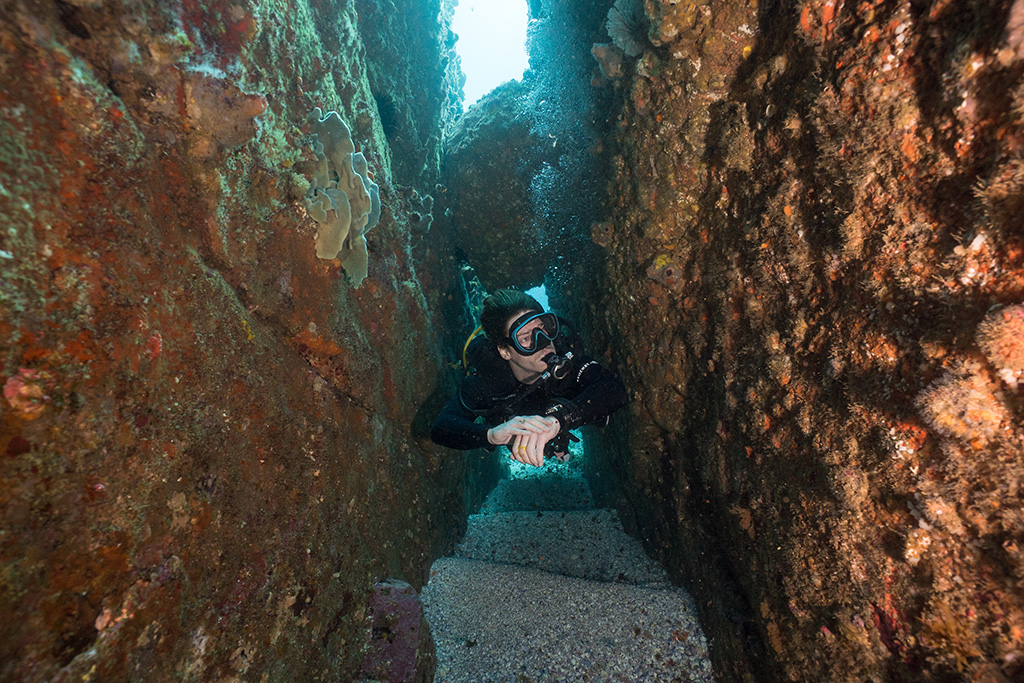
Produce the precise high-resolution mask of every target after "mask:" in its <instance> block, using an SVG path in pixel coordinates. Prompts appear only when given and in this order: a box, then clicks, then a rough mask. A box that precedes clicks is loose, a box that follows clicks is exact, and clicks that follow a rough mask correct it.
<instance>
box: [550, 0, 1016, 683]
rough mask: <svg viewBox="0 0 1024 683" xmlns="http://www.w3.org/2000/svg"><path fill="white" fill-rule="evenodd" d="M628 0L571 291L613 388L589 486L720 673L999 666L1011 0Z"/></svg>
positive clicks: (1012, 332)
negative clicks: (622, 414) (594, 254)
mask: <svg viewBox="0 0 1024 683" xmlns="http://www.w3.org/2000/svg"><path fill="white" fill-rule="evenodd" d="M646 14H647V16H648V17H649V18H650V21H651V25H650V31H649V40H650V42H651V43H652V44H651V45H648V46H647V47H646V48H645V49H644V51H643V52H642V53H641V55H640V56H639V57H638V58H637V59H636V60H626V63H625V67H624V68H625V69H626V70H627V71H626V73H625V75H623V76H622V77H621V78H620V79H619V80H618V84H617V86H616V84H614V83H612V82H609V83H607V84H606V85H604V86H603V87H606V88H615V87H618V90H617V91H616V92H617V93H618V95H619V104H618V105H617V107H616V108H615V109H614V110H612V111H610V112H609V115H610V116H611V117H614V119H615V120H616V122H617V123H616V126H617V127H616V134H615V141H614V144H615V145H616V147H615V149H614V150H613V151H614V153H615V156H614V160H613V169H612V170H613V173H614V175H615V177H614V180H613V181H612V183H611V184H610V185H609V188H608V195H607V197H608V198H607V204H606V209H607V214H606V221H605V222H604V223H602V224H600V225H597V226H595V231H594V236H595V241H597V242H599V243H600V244H602V245H603V246H604V247H605V249H606V259H605V264H606V266H605V268H604V271H603V276H602V279H601V281H600V282H597V283H596V284H595V286H594V287H592V288H591V289H590V290H589V291H590V295H589V296H587V297H584V304H583V309H582V310H580V311H579V314H580V315H581V316H582V317H583V318H584V319H585V322H586V323H587V325H586V326H587V327H589V328H590V329H591V330H592V332H593V333H594V335H595V338H596V339H597V342H596V344H595V347H596V348H594V350H595V351H596V352H597V353H599V354H600V353H605V354H606V358H608V360H609V362H612V363H613V364H615V365H616V366H617V367H618V369H619V370H620V371H621V372H622V373H623V375H624V377H625V378H626V380H627V384H628V385H629V386H630V387H631V389H632V392H633V400H632V405H631V412H630V414H629V416H628V418H626V419H623V420H620V421H619V422H618V425H617V428H618V440H617V442H615V443H611V444H605V446H604V447H602V446H601V444H598V443H595V444H592V446H593V449H592V451H591V452H592V453H594V455H595V460H594V462H595V465H594V470H593V472H592V478H593V479H594V481H595V487H596V488H599V489H602V490H603V491H604V492H605V495H606V496H608V497H609V498H612V499H614V500H617V501H618V502H619V505H620V507H621V509H623V510H624V511H626V512H628V513H629V516H630V517H632V519H633V520H634V523H635V528H636V530H637V531H638V533H640V534H641V535H642V536H643V537H644V538H645V539H647V541H648V543H649V545H650V547H651V548H653V549H654V550H655V551H656V552H658V553H659V554H660V555H661V556H662V557H663V558H664V559H665V560H666V561H667V562H668V563H669V565H670V567H671V568H672V569H673V570H674V571H675V572H676V576H677V577H678V578H680V579H682V580H684V581H686V582H688V583H689V585H690V586H691V589H692V592H693V594H694V595H695V596H696V597H697V600H698V603H699V604H700V606H701V609H702V611H703V618H704V621H705V628H706V630H707V632H708V633H709V636H710V637H711V640H712V652H713V655H714V657H715V660H716V666H717V668H718V671H719V674H720V676H721V677H722V678H723V680H793V681H797V680H802V681H809V680H815V681H825V680H830V681H847V680H857V681H863V680H875V681H897V680H908V681H909V680H986V681H1001V680H1020V679H1021V677H1022V676H1024V659H1022V657H1024V597H1022V596H1024V590H1022V585H1021V581H1022V577H1024V555H1022V548H1024V518H1022V516H1021V509H1022V505H1021V503H1022V501H1021V495H1022V492H1021V482H1022V477H1024V441H1022V439H1024V402H1022V397H1021V386H1020V376H1021V372H1022V370H1024V364H1022V359H1024V350H1022V345H1024V334H1022V330H1024V326H1022V318H1021V315H1022V311H1024V309H1022V308H1021V303H1022V301H1024V232H1022V230H1021V225H1022V223H1021V220H1022V219H1021V216H1022V215H1024V211H1022V210H1024V185H1022V181H1024V173H1022V168H1024V166H1022V163H1024V157H1022V154H1024V122H1022V118H1024V85H1022V73H1024V59H1022V58H1024V52H1022V45H1024V3H1022V2H1020V1H1019V0H1017V1H1015V2H1010V1H1009V0H1007V1H998V2H996V1H993V2H975V3H964V2H957V1H955V0H930V1H926V2H909V1H898V0H897V1H882V0H858V1H850V0H846V1H844V0H761V1H760V2H753V1H751V2H726V1H724V0H708V1H702V0H694V1H690V0H683V1H681V2H668V1H661V0H655V1H654V2H648V3H647V5H646ZM612 66H614V65H612ZM579 280H580V279H579V278H577V279H576V280H573V281H570V282H569V283H568V284H569V285H574V286H580V285H583V284H585V283H584V282H582V281H579Z"/></svg>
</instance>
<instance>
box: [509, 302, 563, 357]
mask: <svg viewBox="0 0 1024 683" xmlns="http://www.w3.org/2000/svg"><path fill="white" fill-rule="evenodd" d="M557 337H558V316H556V315H555V314H554V313H538V312H537V311H528V312H526V313H524V314H523V315H521V316H519V317H518V318H516V320H515V321H514V322H513V323H512V324H511V325H510V326H509V328H508V337H507V338H506V341H507V342H508V344H509V346H511V347H512V348H514V349H515V350H516V352H518V353H519V355H521V356H532V355H533V354H535V353H537V352H538V351H540V350H541V349H546V348H548V347H549V346H551V344H552V342H554V341H555V339H556V338H557Z"/></svg>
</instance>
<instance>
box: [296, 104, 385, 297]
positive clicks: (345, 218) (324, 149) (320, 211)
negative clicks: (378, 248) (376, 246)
mask: <svg viewBox="0 0 1024 683" xmlns="http://www.w3.org/2000/svg"><path fill="white" fill-rule="evenodd" d="M310 124H311V126H312V128H313V130H314V131H316V132H315V133H313V154H314V155H315V160H314V161H312V162H311V163H309V164H307V165H306V167H307V168H308V169H309V170H308V171H307V180H308V181H309V191H308V192H307V193H306V196H304V197H303V198H302V201H303V203H304V204H305V206H306V211H308V212H309V215H310V217H311V218H312V219H313V220H315V221H316V222H317V225H318V228H317V234H316V256H317V258H321V259H328V260H330V259H334V258H340V260H341V265H342V267H344V268H345V272H347V273H348V276H349V278H350V279H351V280H352V286H353V287H359V285H360V284H362V282H363V280H364V279H366V273H367V267H368V262H369V253H368V252H367V248H366V233H368V232H369V231H370V230H372V229H373V228H374V227H376V225H377V222H378V221H379V220H380V188H379V187H378V185H377V183H375V182H373V180H371V179H370V175H369V169H368V168H367V165H366V157H365V156H363V153H362V152H358V153H357V152H355V146H354V145H353V144H352V135H351V133H350V132H349V128H348V126H347V125H345V122H344V121H342V120H341V117H340V116H338V113H337V112H333V111H332V112H329V113H327V114H326V115H324V113H323V112H322V111H321V110H320V108H319V107H317V108H316V109H315V110H314V111H313V113H312V114H311V115H310Z"/></svg>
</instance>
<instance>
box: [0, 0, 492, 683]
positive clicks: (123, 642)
mask: <svg viewBox="0 0 1024 683" xmlns="http://www.w3.org/2000/svg"><path fill="white" fill-rule="evenodd" d="M361 4H362V5H364V6H366V5H372V4H373V3H361ZM428 4H429V3H428ZM388 6H389V7H390V6H391V4H390V3H389V4H388ZM426 15H428V16H429V20H428V19H427V18H423V17H422V16H420V15H417V16H420V18H419V19H417V20H415V21H414V20H413V19H411V18H410V20H409V21H407V22H404V23H402V24H400V25H399V24H395V25H391V27H390V28H383V27H382V28H379V29H378V30H376V32H375V34H374V40H376V41H383V42H386V43H389V44H391V45H404V44H406V43H407V42H408V43H410V44H414V45H416V46H417V47H416V49H419V50H421V51H422V54H421V55H420V57H421V60H425V61H427V62H431V63H435V64H437V63H440V61H441V54H440V52H441V51H442V49H443V42H444V41H443V39H441V38H440V36H443V35H446V32H447V28H446V27H444V26H439V25H438V24H437V21H438V19H437V17H438V12H434V13H433V14H430V13H429V12H428V13H426ZM417 21H422V22H424V23H422V24H418V23H417ZM358 25H359V18H358V16H357V14H356V10H355V8H354V7H353V6H352V5H351V4H343V3H333V2H326V1H319V0H310V1H308V2H307V1H306V0H298V1H290V2H287V3H285V2H263V3H253V2H247V1H245V0H238V1H236V2H229V1H226V0H209V1H205V0H181V1H171V2H120V1H117V0H108V1H106V2H84V1H82V2H46V1H43V2H27V1H26V2H17V1H16V2H6V3H3V5H2V8H0V44H2V50H0V85H2V87H0V215H2V225H3V233H2V234H0V362H2V366H0V384H2V385H3V399H2V403H0V528H2V533H0V566H2V567H3V569H2V573H0V613H2V614H4V615H5V619H4V620H3V623H2V624H0V679H2V680H13V681H22V680H24V681H43V680H50V681H62V680H102V681H117V680H143V679H144V680H175V681H177V680H242V679H244V680H289V681H292V680H309V681H312V680H354V679H355V678H356V676H357V674H358V671H359V666H360V664H361V663H362V658H363V651H364V646H365V642H366V639H367V638H368V636H369V632H368V631H369V629H368V622H367V620H366V606H367V603H368V600H369V594H370V591H371V590H372V587H373V585H374V583H375V582H377V581H380V580H384V579H385V578H389V577H393V578H396V579H403V580H405V581H408V582H409V583H411V584H412V585H413V586H414V587H416V588H419V587H421V586H422V584H423V582H424V581H425V579H426V576H425V574H426V572H427V568H428V567H429V564H430V562H431V561H432V559H433V558H434V557H437V556H439V555H441V554H443V552H444V551H445V550H446V549H448V548H449V547H450V545H451V544H452V543H453V542H454V539H455V534H457V533H459V531H460V528H461V527H463V525H464V520H465V515H466V511H467V509H468V508H471V507H472V506H473V505H474V503H477V502H478V501H479V500H480V498H481V493H482V492H486V490H487V488H488V486H487V484H488V483H491V482H493V476H494V475H495V472H494V470H493V463H491V462H490V461H488V460H483V459H480V458H477V457H475V456H470V457H468V458H463V457H453V456H451V455H450V454H445V453H444V452H442V451H439V449H437V448H434V447H432V446H430V445H429V441H428V440H427V438H426V436H425V425H426V424H428V422H426V420H427V419H429V416H431V415H432V412H433V411H435V410H436V409H437V407H438V406H437V401H438V400H440V399H439V398H434V397H435V396H438V397H440V396H443V395H444V394H445V393H446V390H448V389H450V387H444V386H438V384H439V381H440V380H439V378H440V377H442V376H444V374H445V373H444V370H445V356H448V355H454V353H448V352H447V347H448V342H447V340H442V339H440V338H439V335H438V331H437V330H435V319H434V314H433V313H432V311H433V310H440V309H441V306H440V305H439V304H438V303H437V302H439V301H447V300H448V299H449V298H452V294H451V292H449V291H448V290H449V289H451V288H452V287H458V286H461V285H456V284H455V283H456V282H457V277H456V273H455V271H454V268H453V264H452V263H451V262H450V261H447V260H443V259H439V258H437V257H436V256H431V253H432V252H431V250H432V249H437V248H439V247H436V246H434V247H431V246H429V245H426V244H419V245H418V246H417V247H416V248H417V249H419V250H420V252H422V253H423V254H424V255H425V257H427V258H426V261H427V266H425V268H426V270H425V271H424V272H421V273H417V271H416V269H415V268H414V260H413V256H412V250H413V245H412V244H411V242H410V223H411V222H418V221H420V220H421V219H422V216H421V215H420V214H418V213H417V214H416V218H415V221H413V220H412V218H411V216H412V215H413V213H414V210H413V208H415V209H417V210H422V205H423V201H422V197H420V195H419V194H418V193H417V192H416V191H415V190H414V189H412V188H406V187H401V186H398V185H396V184H395V183H394V181H393V179H392V172H391V165H390V158H391V152H390V149H389V147H388V142H387V139H386V138H385V136H384V135H383V132H382V126H381V120H380V113H379V110H378V109H377V101H376V100H375V98H374V94H375V93H372V92H371V89H370V86H369V82H368V80H367V77H366V73H367V68H368V67H367V63H366V61H365V59H364V54H368V52H367V51H366V50H365V49H364V43H363V37H362V35H361V34H360V33H359V31H357V26H358ZM404 32H413V33H416V32H422V33H423V34H424V36H426V37H425V38H424V39H423V40H419V38H417V40H413V41H408V40H407V39H408V36H407V35H404ZM431 46H433V47H431ZM433 74H434V76H436V79H437V80H436V81H432V82H429V83H425V82H424V81H423V77H422V74H420V73H419V72H417V73H409V74H405V76H402V74H395V76H396V83H409V84H410V85H409V86H408V87H413V85H415V87H423V88H435V89H438V90H442V89H443V83H442V82H441V80H440V79H442V78H443V74H442V73H441V71H440V70H436V71H434V72H433ZM396 87H397V86H396ZM376 94H377V95H378V97H379V96H380V93H376ZM387 95H388V97H390V98H392V99H394V100H412V99H413V97H412V94H411V93H410V92H407V91H399V92H389V93H387ZM442 100H443V98H438V99H434V100H424V101H423V106H424V107H425V109H426V110H424V111H415V112H413V113H412V114H410V116H411V115H413V114H415V116H418V117H422V119H423V120H426V121H436V120H440V119H442V118H443V112H442V111H441V109H442V107H443V105H442ZM316 106H319V107H322V108H323V109H324V110H325V111H331V110H333V111H337V112H339V114H340V115H341V117H342V119H344V120H345V121H346V122H347V123H348V124H349V125H350V126H351V127H352V129H353V138H354V140H355V144H356V149H357V150H359V151H362V152H363V153H364V154H365V155H366V157H367V159H368V160H369V166H370V170H371V172H372V173H374V174H375V176H376V182H377V183H378V184H379V185H380V186H381V194H382V200H383V204H384V215H383V217H382V219H381V223H380V225H379V226H378V227H377V228H376V229H375V230H374V231H373V232H372V233H370V235H369V243H370V266H369V277H368V279H367V281H366V282H364V283H363V285H362V287H361V288H360V289H359V290H354V289H353V288H352V287H351V285H350V284H349V283H348V280H347V276H346V274H345V272H344V270H342V269H341V267H340V265H339V263H338V262H332V261H321V260H319V259H317V258H316V256H315V253H314V243H313V238H314V232H315V224H314V222H313V221H312V220H311V219H310V218H309V217H308V216H307V215H306V213H305V210H304V209H303V208H301V203H300V202H299V201H298V199H299V197H301V195H302V193H303V192H304V190H305V188H307V187H308V180H307V179H306V178H305V177H304V176H302V175H301V174H299V173H296V172H295V169H297V168H300V167H301V166H302V162H303V161H308V160H310V159H311V158H312V157H311V146H310V139H309V130H308V124H307V117H308V116H309V114H310V112H311V111H312V110H313V108H314V107H316ZM435 166H436V164H435ZM425 168H426V170H423V169H422V168H421V167H420V166H417V167H416V169H415V172H410V173H409V174H408V176H409V177H416V178H417V179H422V178H428V177H429V175H430V167H429V166H427V167H425ZM435 172H436V170H435ZM434 180H435V181H436V179H434ZM428 187H429V186H428ZM421 189H424V188H421ZM431 264H432V265H431Z"/></svg>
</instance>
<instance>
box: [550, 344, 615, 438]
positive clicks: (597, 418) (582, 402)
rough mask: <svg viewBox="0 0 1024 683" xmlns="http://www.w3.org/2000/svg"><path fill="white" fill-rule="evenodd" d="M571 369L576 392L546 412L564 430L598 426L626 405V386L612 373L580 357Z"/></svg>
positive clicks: (555, 403)
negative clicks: (575, 366)
mask: <svg viewBox="0 0 1024 683" xmlns="http://www.w3.org/2000/svg"><path fill="white" fill-rule="evenodd" d="M580 360H581V362H580V364H579V367H578V368H576V369H574V373H575V379H574V383H575V385H576V387H577V392H576V393H575V395H574V396H572V397H571V398H569V399H556V400H555V401H553V402H552V404H551V405H550V406H549V407H548V409H547V411H546V413H547V414H548V415H551V416H552V417H555V418H557V419H558V421H559V422H560V423H561V424H562V428H563V429H576V428H577V427H582V426H583V425H589V424H599V423H601V422H603V421H604V419H605V418H606V417H608V416H609V415H611V414H612V413H613V412H615V411H616V410H618V409H619V408H621V407H622V406H624V405H626V403H628V401H629V396H628V395H627V394H626V387H625V385H624V384H623V383H622V380H620V379H619V378H618V377H617V376H616V375H615V374H614V373H612V372H611V371H610V370H607V369H606V368H603V367H601V366H600V365H598V363H597V361H595V360H594V359H593V358H588V357H583V358H581V359H580Z"/></svg>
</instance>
